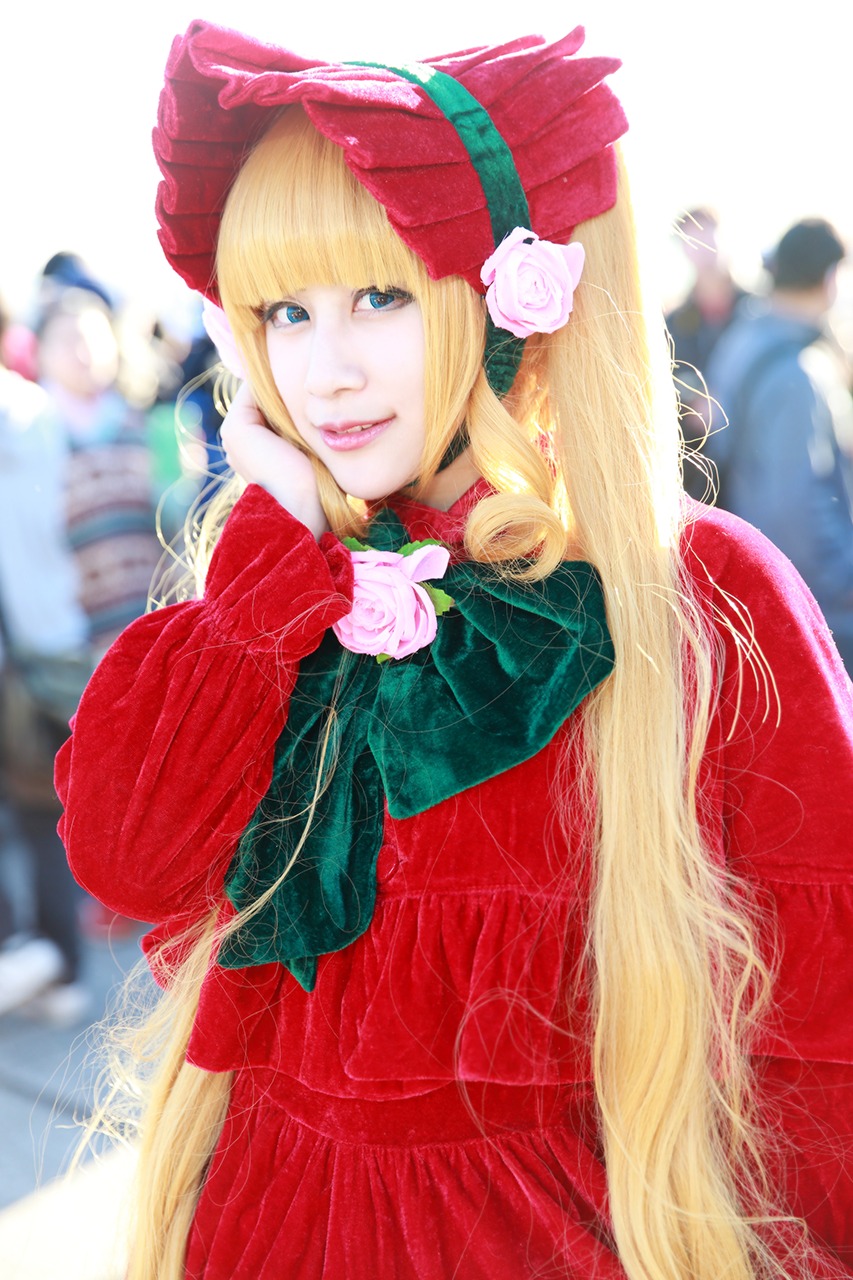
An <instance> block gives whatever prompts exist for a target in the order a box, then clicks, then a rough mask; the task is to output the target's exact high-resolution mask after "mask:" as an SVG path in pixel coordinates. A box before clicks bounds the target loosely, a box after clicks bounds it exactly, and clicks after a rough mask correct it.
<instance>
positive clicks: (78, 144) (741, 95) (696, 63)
mask: <svg viewBox="0 0 853 1280" xmlns="http://www.w3.org/2000/svg"><path fill="white" fill-rule="evenodd" d="M9 9H10V10H11V13H9V12H7V15H6V17H5V18H4V22H3V44H4V59H3V61H4V68H3V75H2V77H0V103H2V112H3V114H2V119H3V126H2V132H0V137H2V142H0V149H2V155H3V162H4V163H3V169H4V173H5V178H6V180H5V182H4V198H3V213H2V236H0V293H2V294H4V295H5V296H6V297H7V298H8V300H9V302H10V303H11V304H12V306H13V308H16V309H20V308H22V307H24V306H25V304H26V300H27V298H28V296H29V290H30V287H31V282H32V279H33V277H34V276H35V274H36V273H37V272H38V270H39V269H40V267H41V265H42V264H43V263H44V261H45V260H46V259H47V258H48V257H49V256H50V255H51V254H52V253H54V252H55V251H56V250H58V249H73V250H76V251H77V252H79V253H81V254H82V255H83V256H84V258H86V259H87V260H88V262H89V264H90V266H91V268H92V269H93V271H94V272H95V273H96V274H98V275H100V276H101V277H103V278H104V279H106V280H107V282H108V283H110V284H111V285H112V286H113V288H114V289H116V290H117V291H118V292H119V293H120V294H124V295H126V296H127V295H130V296H141V297H142V298H144V299H145V300H146V302H150V303H151V305H153V306H158V305H159V304H160V300H161V299H162V300H163V305H166V299H167V298H169V297H171V296H173V295H174V294H175V291H176V289H179V288H182V286H180V285H179V284H176V283H175V278H174V277H173V276H172V274H171V272H170V271H169V269H168V268H167V267H166V265H165V263H164V262H163V261H162V260H161V255H160V251H159V247H158V245H157V241H156V237H155V224H154V217H153V205H154V193H155V188H156V183H157V171H156V167H155V165H154V161H153V159H152V156H151V147H150V133H151V128H152V125H153V123H154V119H155V115H156V109H157V96H158V93H159V89H160V84H161V81H162V74H163V68H164V65H165V61H166V56H167V54H168V50H169V46H170V43H171V40H172V37H173V36H174V35H175V34H176V33H177V32H179V31H183V30H184V29H185V28H186V26H187V25H188V23H189V22H190V20H191V19H193V18H196V17H203V18H206V19H208V20H209V21H213V22H218V23H221V24H223V25H226V26H231V27H238V28H239V29H241V30H244V31H247V32H249V33H251V34H252V35H256V36H258V37H260V38H263V39H266V40H269V41H271V42H273V43H277V44H281V45H285V46H289V47H291V48H293V49H295V50H297V51H298V52H300V53H302V54H306V55H310V56H312V57H322V58H325V57H328V58H330V59H339V58H359V57H364V58H372V59H374V60H383V61H388V62H399V61H407V60H415V59H418V58H423V57H429V56H430V55H432V54H438V53H444V52H448V51H450V50H454V49H461V48H466V47H469V46H470V45H473V44H489V43H494V42H497V41H500V40H504V39H509V38H511V37H513V36H517V35H520V34H523V33H527V32H530V31H536V32H541V33H542V34H544V35H546V36H551V37H553V36H557V35H561V34H563V33H564V32H565V31H566V30H569V29H570V28H571V27H572V26H574V25H576V24H577V23H582V24H583V25H584V26H585V27H586V30H587V51H589V52H596V53H608V54H613V55H616V56H618V57H620V58H621V59H622V61H623V64H624V65H623V68H622V70H621V71H620V72H619V73H618V74H617V76H616V77H615V78H614V80H613V81H612V83H613V85H614V88H615V89H616V91H617V93H618V94H619V96H620V97H621V99H622V101H623V103H624V105H625V107H626V110H627V113H628V116H629V119H630V121H631V132H630V134H629V137H628V139H626V143H625V148H626V154H627V157H628V161H629V164H630V165H631V168H632V172H633V177H634V189H635V194H636V196H637V199H638V204H639V206H640V210H641V213H642V217H643V221H644V222H645V224H646V225H647V227H648V228H650V230H651V232H652V236H651V239H650V244H651V245H652V246H653V252H655V253H659V254H660V257H661V266H662V268H669V266H670V265H672V264H669V263H668V262H667V261H666V259H667V257H668V255H670V256H672V258H673V264H674V259H675V252H674V250H673V249H672V247H671V245H670V244H669V241H668V237H667V227H668V225H669V224H670V222H671V221H672V219H673V217H674V216H675V215H676V214H677V212H678V211H679V209H683V208H686V207H687V206H689V205H690V204H694V203H700V202H701V203H711V204H713V205H714V206H715V207H716V208H717V209H718V210H719V212H720V214H721V217H722V219H723V224H724V227H725V229H726V231H727V233H728V240H729V241H730V242H731V247H732V250H733V253H734V256H735V262H736V265H738V266H740V267H741V269H742V270H743V271H744V272H746V273H749V272H751V271H753V270H754V269H755V268H756V264H757V263H758V261H759V258H760V254H761V252H762V250H764V249H765V248H767V247H768V246H769V245H770V244H771V243H772V242H773V241H774V239H776V238H778V236H779V234H780V233H781V232H782V231H784V230H785V228H786V226H787V225H789V224H790V223H791V222H792V221H795V220H796V219H797V218H799V217H803V216H810V215H815V214H817V215H822V216H826V217H829V218H830V219H832V220H833V221H835V222H836V224H837V225H838V227H839V229H840V230H841V231H842V233H843V234H846V236H847V237H848V238H850V239H853V176H851V172H853V170H852V169H851V162H850V158H849V147H848V139H849V137H850V131H851V122H853V94H852V93H851V92H850V88H849V84H850V51H851V47H853V6H851V5H849V4H848V3H845V2H844V0H840V2H839V0H811V2H810V4H809V5H807V6H805V8H803V9H800V8H799V6H798V7H797V9H794V7H793V6H791V7H790V8H789V7H788V6H785V5H774V4H771V3H770V0H696V2H695V3H692V4H691V3H690V0H682V3H673V2H670V0H646V2H645V3H641V2H640V0H540V2H539V3H536V2H534V3H523V4H509V3H507V2H506V0H491V3H489V4H485V3H482V2H481V0H426V3H424V4H411V3H406V4H402V3H394V2H393V0H346V3H344V2H343V0H303V2H302V3H301V4H283V3H280V2H279V3H270V2H269V0H266V2H265V3H264V2H261V0H197V2H196V3H193V4H185V3H183V2H178V0H143V2H142V3H141V4H138V5H135V6H126V5H119V4H116V3H115V0H111V2H110V3H106V2H104V0H77V3H72V4H69V5H67V6H63V7H62V8H58V7H57V8H54V7H53V6H50V7H49V8H48V7H47V6H44V5H40V4H38V3H33V2H32V0H11V3H10V5H9ZM786 11H787V12H790V13H792V14H793V13H797V15H798V16H797V17H796V19H788V18H786V16H785V15H786ZM658 236H659V242H658V240H657V239H656V237H658ZM662 274H664V275H665V274H666V271H665V270H664V271H663V273H662Z"/></svg>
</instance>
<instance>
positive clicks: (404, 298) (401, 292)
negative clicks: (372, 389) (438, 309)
mask: <svg viewBox="0 0 853 1280" xmlns="http://www.w3.org/2000/svg"><path fill="white" fill-rule="evenodd" d="M371 294H377V295H379V297H382V298H391V299H392V300H393V301H396V302H402V303H404V304H405V303H408V302H413V301H414V298H413V295H412V294H411V293H409V292H408V291H407V290H406V289H395V288H390V289H377V288H376V287H375V286H373V285H371V286H370V288H369V289H359V291H358V292H357V293H356V296H355V300H356V302H357V303H358V302H361V300H362V299H363V298H367V297H369V296H370V295H371ZM286 307H292V308H293V309H294V310H295V311H302V312H304V314H305V315H306V316H307V315H308V312H307V311H306V310H305V308H304V307H302V306H300V305H299V303H298V302H285V301H279V302H271V303H270V304H269V305H268V306H265V307H259V308H258V319H259V321H260V323H261V324H269V323H271V322H273V321H274V320H275V317H276V316H277V315H278V313H279V312H280V311H284V310H285V308H286ZM372 310H374V311H389V310H391V307H390V306H388V307H373V308H372ZM280 327H281V328H286V329H289V328H295V327H296V326H295V325H287V324H284V325H281V326H280Z"/></svg>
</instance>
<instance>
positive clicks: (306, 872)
mask: <svg viewBox="0 0 853 1280" xmlns="http://www.w3.org/2000/svg"><path fill="white" fill-rule="evenodd" d="M369 537H370V544H371V546H373V547H376V548H377V549H378V550H382V551H390V550H394V549H395V548H398V547H400V546H402V545H403V544H404V543H405V542H406V541H407V536H406V531H405V529H404V528H403V526H402V525H401V524H400V522H399V520H398V519H397V517H396V516H395V515H394V514H393V512H391V511H388V510H385V511H383V512H381V513H380V515H379V516H378V517H377V518H376V519H375V520H374V521H373V523H372V524H371V526H370V534H369ZM441 587H442V589H443V590H444V591H447V592H448V593H449V594H450V595H451V596H452V597H453V600H454V607H453V608H452V609H451V610H450V612H449V613H447V614H445V615H444V616H443V617H441V618H439V621H438V633H437V635H436V638H435V640H434V641H433V643H432V644H431V645H428V646H426V647H425V648H423V649H420V650H418V651H417V652H416V653H414V654H412V655H411V656H410V657H408V658H403V659H400V660H399V661H396V660H391V661H388V662H383V663H381V664H380V663H378V662H377V661H376V659H375V658H373V657H371V656H369V655H366V654H355V653H350V652H348V651H347V650H344V649H342V648H341V645H340V643H339V642H338V640H337V638H336V637H335V635H334V633H333V632H332V631H328V632H327V633H326V635H325V637H324V639H323V641H322V643H321V644H320V647H319V648H318V649H317V650H316V651H315V652H314V653H312V654H310V655H309V656H308V657H306V658H303V660H302V662H301V663H300V668H299V676H298V679H297V681H296V687H295V689H294V692H293V695H292V698H291V703H290V710H289V715H288V721H287V724H286V726H285V728H284V731H283V732H282V734H281V737H280V738H279V740H278V743H277V745H276V752H275V762H274V767H273V778H272V782H271V784H270V787H269V790H268V791H267V793H266V795H265V796H264V798H263V800H262V801H261V803H260V804H259V805H258V808H257V810H256V811H255V814H254V816H253V817H252V819H251V821H250V823H249V825H248V827H247V828H246V830H245V832H244V833H243V836H242V838H241V840H240V843H239V846H238V848H237V852H236V854H235V857H234V860H233V862H232V864H231V867H230V869H229V872H228V876H227V879H226V886H225V887H226V893H227V895H228V898H229V900H230V902H231V903H232V904H233V905H234V907H235V908H237V910H238V911H242V910H245V908H247V907H249V906H251V905H252V904H253V903H257V901H258V899H259V898H260V897H261V895H262V894H263V893H264V892H265V891H266V890H268V889H269V888H270V886H272V885H273V884H275V882H276V881H277V880H278V878H279V877H280V876H281V874H282V872H284V871H285V869H287V868H289V870H288V871H287V875H286V877H285V878H284V880H283V881H282V883H281V884H279V885H278V886H277V888H276V889H275V891H274V893H273V894H272V895H271V897H270V898H269V900H268V901H267V902H265V903H264V905H263V906H262V907H261V908H260V909H259V910H258V911H257V912H256V913H255V914H254V915H253V916H252V917H251V919H249V920H248V921H247V922H246V923H245V924H244V925H242V926H241V928H240V929H239V930H238V931H237V932H235V933H234V934H232V935H231V936H230V937H229V938H227V939H226V940H225V942H224V943H223V945H222V946H221V948H220V952H219V956H218V961H219V963H220V964H221V965H223V966H225V967H226V968H244V967H246V966H248V965H259V964H268V963H269V962H270V961H279V962H280V963H281V964H283V965H285V966H286V967H287V968H288V969H289V970H290V971H291V973H292V974H293V975H294V977H295V978H296V979H297V981H298V982H299V983H300V984H301V985H302V986H303V987H304V988H305V990H306V991H310V990H312V989H313V986H314V983H315V980H316V973H317V957H318V956H320V955H324V954H326V953H327V952H330V951H340V950H341V949H342V948H343V947H346V946H348V945H349V943H351V942H354V941H355V939H356V938H358V937H360V935H361V934H363V933H364V932H365V930H366V929H367V927H368V925H369V924H370V921H371V919H372V916H373V908H374V903H375V898H376V860H377V856H378V854H379V849H380V847H381V844H382V834H383V823H384V802H385V801H386V800H387V804H388V812H389V813H390V814H391V816H392V817H393V818H407V817H411V816H412V815H413V814H416V813H422V812H423V811H424V810H425V809H429V808H430V807H431V806H432V805H435V804H439V803H440V802H441V801H442V800H446V799H448V798H449V797H450V796H453V795H456V794H457V793H458V792H460V791H464V790H465V789H466V788H468V787H473V786H476V785H477V783H480V782H485V781H486V780H487V779H489V778H493V777H495V776H496V775H498V774H500V773H503V772H504V771H505V770H507V769H511V768H513V767H514V766H515V765H517V764H520V763H521V762H522V761H524V760H528V759H530V758H531V757H532V756H534V755H535V754H536V753H537V752H539V751H541V750H542V749H543V748H544V747H545V746H546V745H547V744H548V743H549V742H550V741H551V739H552V738H553V736H554V734H555V733H556V732H557V730H558V729H559V728H560V726H561V725H562V724H563V722H564V721H565V719H566V717H567V716H568V715H569V714H570V713H571V712H572V711H573V710H574V709H575V707H577V706H578V705H579V703H580V702H581V701H582V700H583V698H585V697H586V695H587V694H588V693H589V692H590V690H592V689H594V688H595V686H596V685H597V684H599V683H600V682H601V681H602V680H603V679H604V678H605V677H606V676H607V675H608V674H609V673H610V671H611V669H612V667H613V646H612V643H611V640H610V635H609V633H608V630H607V623H606V619H605V611H604V598H603V594H602V590H601V584H600V582H599V580H598V577H597V575H596V573H595V570H594V569H593V568H592V566H591V565H588V564H584V563H582V562H567V563H564V564H562V565H561V566H560V567H559V568H558V569H557V570H556V572H554V573H552V574H551V575H550V577H548V578H546V579H545V580H544V581H542V582H534V583H519V582H512V581H508V580H506V579H504V578H501V577H499V576H498V575H497V574H496V573H495V571H494V569H493V568H492V567H490V566H488V565H482V564H472V563H470V562H469V563H463V564H459V565H455V566H452V567H451V568H449V569H448V571H447V573H446V574H445V575H444V577H443V578H442V579H441ZM309 818H310V823H309ZM306 826H307V834H306Z"/></svg>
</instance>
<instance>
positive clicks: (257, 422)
mask: <svg viewBox="0 0 853 1280" xmlns="http://www.w3.org/2000/svg"><path fill="white" fill-rule="evenodd" d="M220 435H221V438H222V446H223V448H224V450H225V457H226V459H227V462H228V465H229V466H230V467H231V468H232V470H233V471H236V472H237V474H238V475H240V476H242V477H243V479H244V480H245V481H246V482H247V483H248V484H259V485H261V486H262V487H263V488H264V489H266V490H267V492H268V493H271V494H272V496H273V497H274V498H275V499H277V501H278V502H280V503H281V505H282V506H283V507H285V508H286V509H287V510H288V511H289V512H290V514H291V515H292V516H295V517H296V519H297V520H300V521H301V522H302V523H303V524H304V525H306V526H307V527H308V528H309V529H310V530H311V532H312V533H313V534H314V537H315V538H319V537H321V536H322V534H324V533H326V531H327V530H328V528H329V525H328V523H327V521H326V516H325V513H324V511H323V508H322V507H321V505H320V498H319V494H318V492H317V479H316V476H315V475H314V468H313V466H312V465H311V461H310V459H309V458H308V457H306V455H305V454H304V453H302V452H301V451H300V450H299V449H297V448H296V446H295V445H293V444H291V443H290V441H289V440H285V439H283V438H282V437H281V436H280V435H277V434H276V432H275V431H273V430H272V428H271V427H269V426H267V424H266V422H265V421H264V418H263V416H262V414H261V411H260V409H259V408H258V406H257V405H256V404H255V399H254V396H253V394H252V389H251V387H250V386H249V384H248V382H244V383H243V385H242V386H241V387H240V390H239V391H238V392H237V394H236V396H235V397H234V399H233V401H232V402H231V408H230V409H229V410H228V413H227V415H226V417H225V420H224V421H223V423H222V427H221V430H220Z"/></svg>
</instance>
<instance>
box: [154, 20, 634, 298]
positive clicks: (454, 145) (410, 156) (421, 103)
mask: <svg viewBox="0 0 853 1280" xmlns="http://www.w3.org/2000/svg"><path fill="white" fill-rule="evenodd" d="M583 38H584V33H583V29H582V28H580V27H578V28H576V29H575V30H574V31H572V32H571V33H570V34H569V35H567V36H565V37H564V38H563V39H561V40H557V41H555V42H553V43H550V44H549V43H547V42H545V41H544V40H543V39H542V38H541V37H539V36H523V37H521V38H519V39H517V40H513V41H511V42H510V43H508V44H503V45H497V46H494V47H491V48H478V49H472V50H468V51H466V52H463V53H455V54H448V55H446V56H444V57H439V58H431V59H428V60H427V61H426V62H425V63H423V64H419V69H420V74H424V72H425V73H426V75H427V76H429V74H430V72H429V68H435V69H436V70H437V71H438V72H443V73H444V75H445V77H451V78H452V80H454V81H456V82H457V85H459V86H461V87H462V89H463V90H464V91H467V94H466V95H465V96H467V95H471V96H472V97H473V98H474V99H475V100H476V102H474V103H473V104H472V105H473V106H474V107H475V108H477V104H480V106H481V107H483V108H485V111H486V112H487V113H488V118H490V120H491V125H493V126H494V128H495V129H496V130H497V133H498V134H499V135H500V137H501V138H502V139H503V143H505V144H506V146H508V148H509V151H510V152H511V157H512V160H513V161H514V165H515V169H516V171H517V174H518V178H519V179H520V183H521V187H523V195H524V196H526V198H527V203H528V206H529V212H530V223H529V225H530V227H531V229H532V230H533V231H534V232H535V233H536V235H538V236H540V237H541V238H543V239H548V240H551V241H555V242H557V243H565V242H566V241H567V240H568V239H569V237H570V236H571V233H572V231H573V230H574V228H575V227H576V226H577V224H578V223H579V222H583V221H584V220H585V219H587V218H591V217H594V216H595V215H597V214H599V213H603V212H604V211H605V210H606V209H609V208H610V207H611V206H612V205H613V203H614V201H615V198H616V167H615V157H614V155H613V149H612V143H613V142H614V141H615V140H616V139H617V138H619V137H620V136H621V135H622V134H623V133H624V132H625V129H626V127H627V123H626V120H625V116H624V113H623V111H622V108H621V106H620V105H619V103H618V101H617V99H616V98H615V97H614V95H613V93H612V92H611V90H610V89H609V88H608V87H607V85H605V84H604V83H603V79H604V77H605V76H607V75H609V74H610V73H611V72H613V71H615V70H616V69H617V68H618V66H619V65H620V64H619V62H618V61H617V60H616V59H614V58H605V57H590V58H579V57H576V56H574V55H576V54H577V52H578V50H579V49H580V47H581V45H582V43H583ZM425 69H426V71H425ZM407 71H408V69H407V68H398V69H396V70H395V69H389V68H384V67H372V66H365V65H359V64H341V63H325V62H320V61H315V60H312V59H307V58H302V57H299V55H298V54H295V53H290V52H288V51H287V50H285V49H279V48H274V47H273V46H271V45H266V44H261V43H260V42H258V41H256V40H252V39H250V38H249V37H247V36H243V35H240V34H238V33H237V32H234V31H230V30H227V29H225V28H223V27H218V26H213V25H211V24H210V23H207V22H203V21H195V22H193V23H191V24H190V26H189V28H188V29H187V32H186V34H185V35H183V36H179V37H177V38H176V39H175V41H174V44H173V45H172V49H171V53H170V55H169V61H168V64H167V67H166V83H165V86H164V88H163V91H162V93H161V95H160V106H159V112H158V123H157V127H156V128H155V130H154V151H155V154H156V157H157V162H158V164H159V166H160V169H161V171H162V174H163V180H162V181H161V183H160V187H159V191H158V196H157V217H158V221H159V224H160V230H159V233H158V234H159V238H160V243H161V244H162V246H163V250H164V252H165V254H166V257H167V259H168V260H169V262H170V263H171V265H172V266H173V267H174V268H175V270H176V271H177V272H178V274H179V275H181V276H182V277H183V278H184V280H186V282H187V284H189V285H190V286H191V287H192V288H193V289H197V290H199V292H201V293H203V294H205V295H207V297H209V298H211V299H212V300H213V301H215V302H218V301H219V298H218V292H217V287H216V278H215V249H216V239H217V235H218V230H219V219H220V215H221V212H222V208H223V204H224V202H225V198H226V196H227V194H228V190H229V188H230V186H231V183H232V182H233V180H234V178H235V176H236V174H237V173H238V171H239V169H240V166H241V165H242V163H243V161H244V159H245V158H246V155H247V154H248V152H249V150H250V149H251V147H252V145H253V144H254V143H255V142H256V141H257V140H258V138H259V137H260V136H261V135H262V134H263V132H264V131H265V129H266V128H267V127H268V125H269V124H271V123H272V120H273V119H274V118H275V116H276V115H277V114H278V113H279V112H280V111H281V109H282V108H283V107H286V106H288V105H290V104H293V103H299V104H300V105H301V106H302V107H303V109H304V110H305V112H306V113H307V115H308V116H309V118H310V119H311V121H312V123H313V124H314V125H315V127H316V128H317V129H318V130H319V131H320V132H321V133H323V134H324V135H325V136H326V137H327V138H328V139H330V141H332V142H334V143H336V144H337V145H338V146H339V147H341V148H342V150H343V152H344V158H345V160H346V163H347V165H348V166H349V168H350V169H351V171H352V172H353V174H354V175H355V177H356V178H357V179H358V180H359V182H361V183H362V185H363V186H364V187H366V188H367V190H368V191H369V192H370V193H371V194H372V195H373V196H374V197H375V198H376V199H377V200H379V201H380V202H381V204H382V205H383V206H384V207H385V210H386V212H387V214H388V218H389V220H390V222H391V224H392V226H393V227H394V229H395V231H396V232H397V233H398V235H399V236H400V238H401V239H402V240H403V241H405V243H406V244H408V245H409V247H410V248H412V249H413V250H414V251H415V253H417V254H418V255H419V257H420V258H421V259H422V260H423V261H424V262H425V264H426V266H427V270H428V271H429V273H430V275H431V276H433V277H434V278H436V279H438V278H441V277H442V276H447V275H460V276H462V277H464V278H465V279H466V280H467V281H468V282H469V284H471V285H472V286H473V288H475V289H477V290H478V292H480V293H482V292H483V291H484V288H483V284H482V283H481V280H480V269H481V267H482V266H483V263H484V261H485V260H486V258H488V257H489V255H490V254H491V253H492V252H493V251H494V250H495V248H496V244H495V235H494V230H493V223H492V219H491V218H490V212H489V207H488V201H487V198H486V194H485V192H484V188H483V184H482V182H481V180H480V177H479V176H478V171H477V169H475V166H474V164H473V163H472V159H471V156H470V154H469V150H468V149H467V148H466V146H465V145H464V144H463V141H462V139H461V137H460V133H459V131H458V130H457V128H455V127H454V125H453V124H452V123H451V122H450V120H449V119H448V118H447V116H446V115H445V114H444V113H443V111H442V110H441V109H440V107H439V106H437V105H436V103H435V101H433V99H432V97H431V96H430V94H429V93H428V92H427V91H425V89H424V88H423V87H422V86H421V85H420V84H417V83H413V82H412V81H411V80H409V79H407V78H404V76H405V75H406V73H407ZM438 78H439V79H440V77H438ZM445 83H447V82H446V81H445ZM451 87H455V86H451ZM478 109H479V108H478ZM481 114H482V113H481ZM487 125H488V120H487ZM491 125H488V127H489V128H491ZM501 145H503V144H501ZM509 229H510V228H507V231H509ZM504 234H505V233H504Z"/></svg>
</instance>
